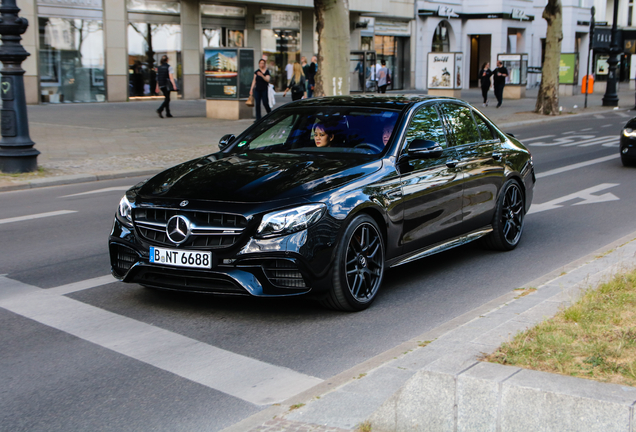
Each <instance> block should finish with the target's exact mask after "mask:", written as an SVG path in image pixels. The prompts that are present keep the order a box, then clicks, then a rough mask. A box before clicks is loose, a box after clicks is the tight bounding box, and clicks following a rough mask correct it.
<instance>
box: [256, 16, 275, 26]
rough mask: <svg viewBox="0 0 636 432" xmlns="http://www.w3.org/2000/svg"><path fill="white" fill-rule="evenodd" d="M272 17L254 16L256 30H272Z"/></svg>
mask: <svg viewBox="0 0 636 432" xmlns="http://www.w3.org/2000/svg"><path fill="white" fill-rule="evenodd" d="M271 29H272V16H271V15H268V14H259V15H254V30H271Z"/></svg>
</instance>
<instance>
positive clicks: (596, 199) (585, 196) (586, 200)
mask: <svg viewBox="0 0 636 432" xmlns="http://www.w3.org/2000/svg"><path fill="white" fill-rule="evenodd" d="M618 185H619V184H618V183H603V184H600V185H596V186H594V187H591V188H587V189H584V190H582V191H578V192H574V193H572V194H570V195H566V196H564V197H561V198H556V199H553V200H552V201H548V202H546V203H543V204H536V205H532V207H530V211H529V212H528V214H531V213H539V212H543V211H548V210H554V209H557V208H561V207H563V204H564V203H566V202H568V201H572V200H575V199H581V200H583V201H580V202H577V203H574V204H572V205H582V204H596V203H600V202H607V201H618V200H620V198H618V197H617V196H616V195H614V194H613V193H610V192H608V193H605V194H603V195H592V194H594V193H596V192H600V191H602V190H605V189H609V188H613V187H616V186H618Z"/></svg>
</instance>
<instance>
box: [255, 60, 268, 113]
mask: <svg viewBox="0 0 636 432" xmlns="http://www.w3.org/2000/svg"><path fill="white" fill-rule="evenodd" d="M270 79H271V75H270V73H269V71H268V70H267V64H266V63H265V60H263V59H260V60H259V61H258V69H256V71H254V79H253V80H252V87H250V95H252V96H254V106H255V107H256V120H260V119H261V102H262V103H263V105H264V106H265V111H267V113H268V114H269V113H270V112H271V111H272V109H271V107H270V106H269V102H268V100H267V99H268V95H267V89H268V86H269V81H270Z"/></svg>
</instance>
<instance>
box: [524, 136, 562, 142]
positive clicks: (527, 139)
mask: <svg viewBox="0 0 636 432" xmlns="http://www.w3.org/2000/svg"><path fill="white" fill-rule="evenodd" d="M553 136H554V135H543V136H538V137H532V138H520V140H521V141H522V142H526V141H534V140H538V139H545V138H552V137H553Z"/></svg>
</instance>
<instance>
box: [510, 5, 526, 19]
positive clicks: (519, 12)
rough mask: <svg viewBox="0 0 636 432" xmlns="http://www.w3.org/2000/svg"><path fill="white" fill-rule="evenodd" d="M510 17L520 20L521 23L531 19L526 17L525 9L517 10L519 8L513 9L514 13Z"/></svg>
mask: <svg viewBox="0 0 636 432" xmlns="http://www.w3.org/2000/svg"><path fill="white" fill-rule="evenodd" d="M510 17H511V18H512V19H518V20H520V21H523V20H527V19H529V18H528V15H526V11H524V10H523V9H517V8H513V9H512V13H511V14H510Z"/></svg>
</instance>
